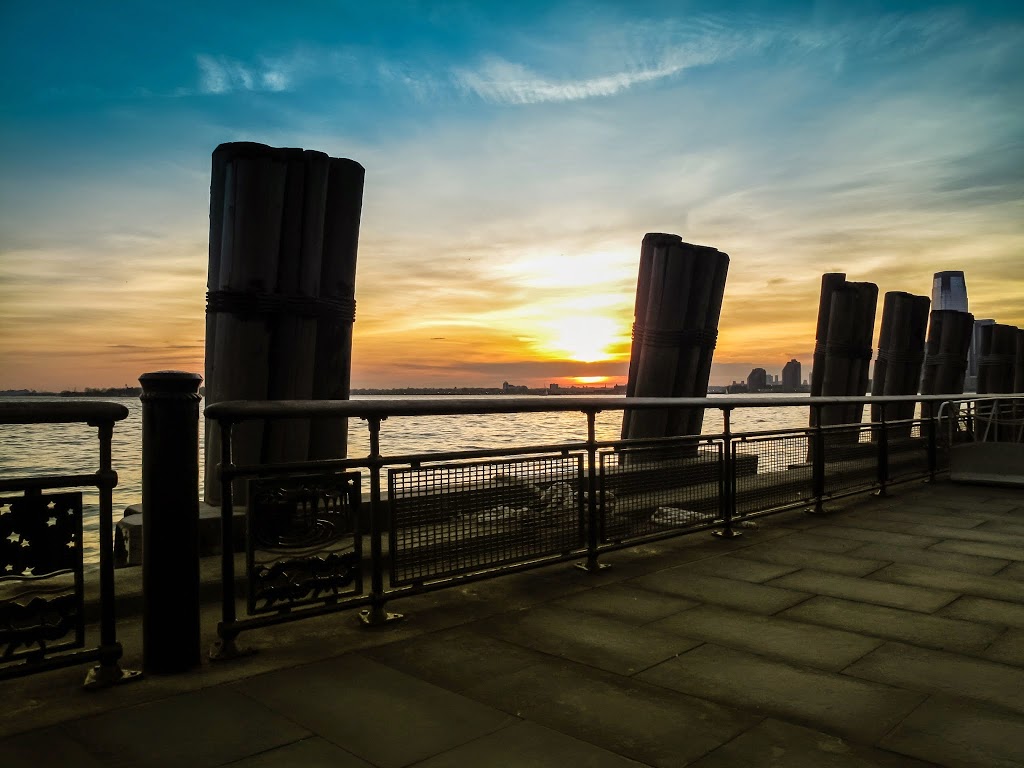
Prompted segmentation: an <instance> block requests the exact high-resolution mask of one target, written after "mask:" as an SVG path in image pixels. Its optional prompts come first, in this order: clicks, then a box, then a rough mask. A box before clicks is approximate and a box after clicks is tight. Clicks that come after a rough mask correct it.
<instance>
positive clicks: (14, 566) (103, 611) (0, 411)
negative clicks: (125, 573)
mask: <svg viewBox="0 0 1024 768" xmlns="http://www.w3.org/2000/svg"><path fill="white" fill-rule="evenodd" d="M127 415H128V409H127V408H125V407H124V406H122V405H118V404H115V403H105V402H77V401H70V402H61V403H0V424H23V425H32V424H76V423H77V424H87V425H89V426H91V427H96V428H97V431H98V437H99V469H98V470H97V471H96V472H95V473H94V474H82V475H48V476H36V477H16V478H4V479H0V494H4V495H3V496H2V497H0V679H3V678H11V677H19V676H22V675H27V674H32V673H33V672H39V671H43V670H48V669H55V668H58V667H66V666H71V665H76V664H83V663H86V662H90V661H98V662H99V663H98V664H97V665H96V666H94V667H93V668H92V670H90V672H89V673H88V675H87V676H86V680H85V685H86V687H87V688H95V687H102V686H106V685H111V684H114V683H119V682H124V681H126V680H130V679H133V678H136V677H138V675H139V673H138V672H132V671H127V670H122V669H121V667H120V666H119V664H118V660H119V659H120V658H121V644H120V643H119V642H118V641H117V627H116V619H115V613H114V561H113V530H112V526H113V520H112V490H113V488H114V486H116V485H117V473H116V472H114V470H113V467H112V466H111V439H112V437H113V432H114V423H115V422H118V421H121V420H122V419H124V418H125V417H126V416H127ZM82 487H95V488H97V489H98V491H99V508H100V519H99V537H100V544H99V551H100V566H99V596H100V628H99V642H98V644H97V645H95V646H94V647H91V648H86V647H85V646H86V641H87V632H86V624H85V584H86V581H85V579H86V574H85V568H84V563H83V557H82V551H83V550H82V493H81V491H70V492H69V491H66V490H64V491H60V492H57V493H44V491H48V490H55V489H68V488H82ZM9 493H20V494H21V495H20V496H8V495H6V494H9Z"/></svg>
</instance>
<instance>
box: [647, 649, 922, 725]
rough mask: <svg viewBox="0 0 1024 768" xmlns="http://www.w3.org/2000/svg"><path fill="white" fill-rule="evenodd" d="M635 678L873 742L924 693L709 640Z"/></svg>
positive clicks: (917, 701)
mask: <svg viewBox="0 0 1024 768" xmlns="http://www.w3.org/2000/svg"><path fill="white" fill-rule="evenodd" d="M637 677H638V678H639V679H641V680H644V681H646V682H650V683H654V684H656V685H662V686H664V687H666V688H670V689H672V690H676V691H681V692H683V693H688V694H690V695H692V696H699V697H700V698H702V699H710V700H711V701H718V702H721V703H723V704H727V705H730V706H733V707H738V708H742V709H746V710H751V711H753V712H757V713H760V714H764V715H770V716H773V717H778V718H783V719H786V720H790V721H793V722H796V723H799V724H802V725H808V726H810V727H812V728H820V729H822V730H824V731H828V732H829V733H833V734H838V735H840V736H843V737H845V738H849V739H854V740H855V741H860V742H862V743H868V744H870V743H873V742H874V741H876V740H877V739H878V738H880V737H881V736H882V735H883V734H885V733H887V732H888V731H889V730H890V729H891V728H892V727H893V726H895V725H896V724H897V723H898V722H899V721H900V720H902V719H903V718H904V717H905V716H906V715H907V714H908V713H909V712H910V711H911V710H912V709H913V708H914V707H916V706H917V705H918V704H920V703H921V702H922V701H923V700H924V698H925V696H924V694H921V693H917V692H911V691H903V690H900V689H899V688H893V687H891V686H888V685H879V684H878V683H872V682H867V681H863V680H858V679H856V678H853V677H849V676H847V675H842V674H836V673H832V672H822V671H820V670H816V669H810V668H808V667H801V666H795V665H792V664H787V663H784V662H781V661H773V660H770V659H765V658H763V657H761V656H755V655H754V654H750V653H746V652H744V651H737V650H733V649H731V648H724V647H722V646H717V645H712V644H710V643H708V644H705V645H702V646H700V647H699V648H695V649H694V650H692V651H690V652H689V653H684V654H683V655H682V656H680V657H679V658H677V659H672V660H670V661H666V662H664V663H663V664H659V665H658V666H656V667H653V668H652V669H649V670H647V671H646V672H641V673H640V674H639V675H637Z"/></svg>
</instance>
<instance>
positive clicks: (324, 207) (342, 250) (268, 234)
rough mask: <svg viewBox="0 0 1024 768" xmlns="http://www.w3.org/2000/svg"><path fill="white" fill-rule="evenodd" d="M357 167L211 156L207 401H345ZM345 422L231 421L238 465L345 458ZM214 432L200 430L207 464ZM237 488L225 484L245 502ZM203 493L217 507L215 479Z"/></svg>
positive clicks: (292, 152) (359, 183) (294, 156)
mask: <svg viewBox="0 0 1024 768" xmlns="http://www.w3.org/2000/svg"><path fill="white" fill-rule="evenodd" d="M363 175H364V171H363V168H362V166H361V165H359V164H358V163H356V162H354V161H352V160H344V159H336V158H330V157H328V156H327V155H325V154H323V153H321V152H313V151H306V150H302V149H281V148H275V147H268V146H265V145H263V144H253V143H246V142H239V143H230V144H222V145H220V146H219V147H217V149H216V150H215V151H214V153H213V169H212V173H211V187H210V262H209V263H210V271H209V280H208V283H207V285H208V289H209V293H208V294H207V346H206V382H207V387H206V402H207V403H208V404H209V403H216V402H221V401H224V400H279V399H284V400H291V399H311V398H312V399H325V398H329V399H345V398H347V397H348V394H349V371H350V367H351V349H352V322H353V319H354V317H355V258H356V243H357V241H358V236H359V217H360V211H361V207H362V194H363ZM346 428H347V422H346V420H344V419H341V420H332V421H329V422H327V421H320V422H317V423H315V424H313V425H311V424H310V423H309V422H308V421H306V420H270V421H268V422H267V423H266V424H264V422H262V421H260V420H250V421H247V422H244V423H242V424H239V425H237V427H236V430H235V437H236V442H235V446H234V457H235V460H236V462H237V463H238V464H257V463H265V462H274V463H277V462H287V461H303V460H305V459H307V458H310V457H312V458H318V459H319V458H343V457H344V456H345V455H346ZM219 456H220V428H219V426H218V425H217V424H216V423H214V422H208V423H207V425H206V463H207V466H209V467H213V466H215V465H216V463H217V461H218V459H219ZM246 492H247V488H246V485H245V483H243V482H237V483H236V484H234V485H233V495H234V500H235V502H236V503H239V504H244V503H245V501H246ZM205 498H206V501H207V503H209V504H219V502H220V484H219V483H218V480H217V477H216V473H214V472H208V473H206V488H205Z"/></svg>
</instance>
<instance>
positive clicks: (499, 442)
mask: <svg viewBox="0 0 1024 768" xmlns="http://www.w3.org/2000/svg"><path fill="white" fill-rule="evenodd" d="M792 396H793V395H787V397H792ZM422 397H424V398H426V399H434V398H441V397H444V396H443V395H437V396H431V395H427V396H422ZM538 397H539V396H538ZM729 397H730V398H731V399H732V398H742V397H743V395H730V396H729ZM757 397H764V395H758V396H757ZM44 399H46V398H23V397H18V398H0V402H12V401H14V402H25V401H28V400H44ZM104 399H105V400H109V401H111V402H118V403H121V404H123V405H124V406H126V407H127V408H128V418H127V419H125V420H124V421H121V422H118V423H117V425H115V427H114V439H113V446H112V448H113V465H114V469H115V470H116V471H117V475H118V485H117V487H116V488H115V489H114V519H115V520H117V519H120V517H121V515H122V513H123V511H124V508H125V507H127V506H128V505H129V504H135V503H138V502H139V501H141V499H142V475H141V467H142V404H141V403H140V402H139V400H138V398H132V397H122V398H116V397H115V398H104ZM356 399H366V400H382V399H388V398H387V397H383V396H372V395H367V396H361V397H359V398H356ZM403 399H413V398H410V397H405V398H403ZM608 399H609V401H610V402H613V401H615V400H616V399H617V398H614V397H611V396H609V397H608ZM62 400H63V398H62ZM807 420H808V413H807V409H806V408H795V407H789V408H784V407H776V408H739V409H736V410H735V411H734V412H733V416H732V429H733V431H734V432H744V431H760V430H769V429H790V428H801V427H805V426H806V425H807ZM621 423H622V412H621V411H606V412H602V413H600V414H598V416H597V422H596V432H597V438H598V439H599V440H613V439H617V438H618V437H619V430H620V427H621ZM199 428H200V446H202V431H203V421H202V420H200V425H199ZM721 430H722V416H721V412H720V411H715V410H710V409H709V410H708V411H706V413H705V416H704V430H703V431H704V433H705V434H716V433H718V432H720V431H721ZM584 439H586V418H585V416H584V415H583V414H581V413H523V414H494V415H465V416H412V417H400V418H391V419H388V420H386V421H384V422H383V424H382V425H381V453H382V454H384V455H389V454H391V455H398V454H406V453H418V452H426V451H444V450H472V449H487V448H504V447H509V446H514V445H542V444H546V443H559V442H568V441H576V440H580V441H581V440H584ZM368 452H369V438H368V435H367V431H366V426H365V423H364V422H362V421H360V420H359V419H352V420H351V421H350V424H349V455H350V456H365V455H367V453H368ZM98 463H99V440H98V439H97V435H96V429H95V428H93V427H88V426H86V425H84V424H37V425H0V477H18V476H35V475H50V474H71V473H82V472H94V471H95V470H96V469H97V467H98ZM199 475H200V487H201V486H202V476H203V461H202V450H201V449H200V455H199ZM83 505H84V521H83V526H84V534H85V535H84V549H85V558H86V562H87V563H95V562H97V561H98V558H99V549H98V528H99V516H98V511H99V508H98V498H97V494H96V490H95V489H92V490H90V489H85V490H84V493H83Z"/></svg>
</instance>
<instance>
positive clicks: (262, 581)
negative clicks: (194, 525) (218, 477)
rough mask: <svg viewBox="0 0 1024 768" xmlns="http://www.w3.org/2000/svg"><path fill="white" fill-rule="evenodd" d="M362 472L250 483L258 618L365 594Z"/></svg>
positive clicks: (251, 599)
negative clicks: (361, 496) (361, 520)
mask: <svg viewBox="0 0 1024 768" xmlns="http://www.w3.org/2000/svg"><path fill="white" fill-rule="evenodd" d="M359 500H360V491H359V473H358V472H344V473H337V474H324V475H279V476H274V477H263V478H258V479H255V480H252V481H250V483H249V507H248V511H247V526H246V528H247V539H248V542H247V547H246V550H247V552H246V566H247V573H248V575H249V579H248V608H249V613H250V614H256V613H268V612H274V611H287V610H290V609H291V608H294V607H297V606H302V605H309V604H313V603H324V602H334V601H337V600H338V598H340V597H344V596H349V595H357V594H360V593H361V592H362V575H361V567H362V550H361V541H362V540H361V538H360V535H359Z"/></svg>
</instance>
